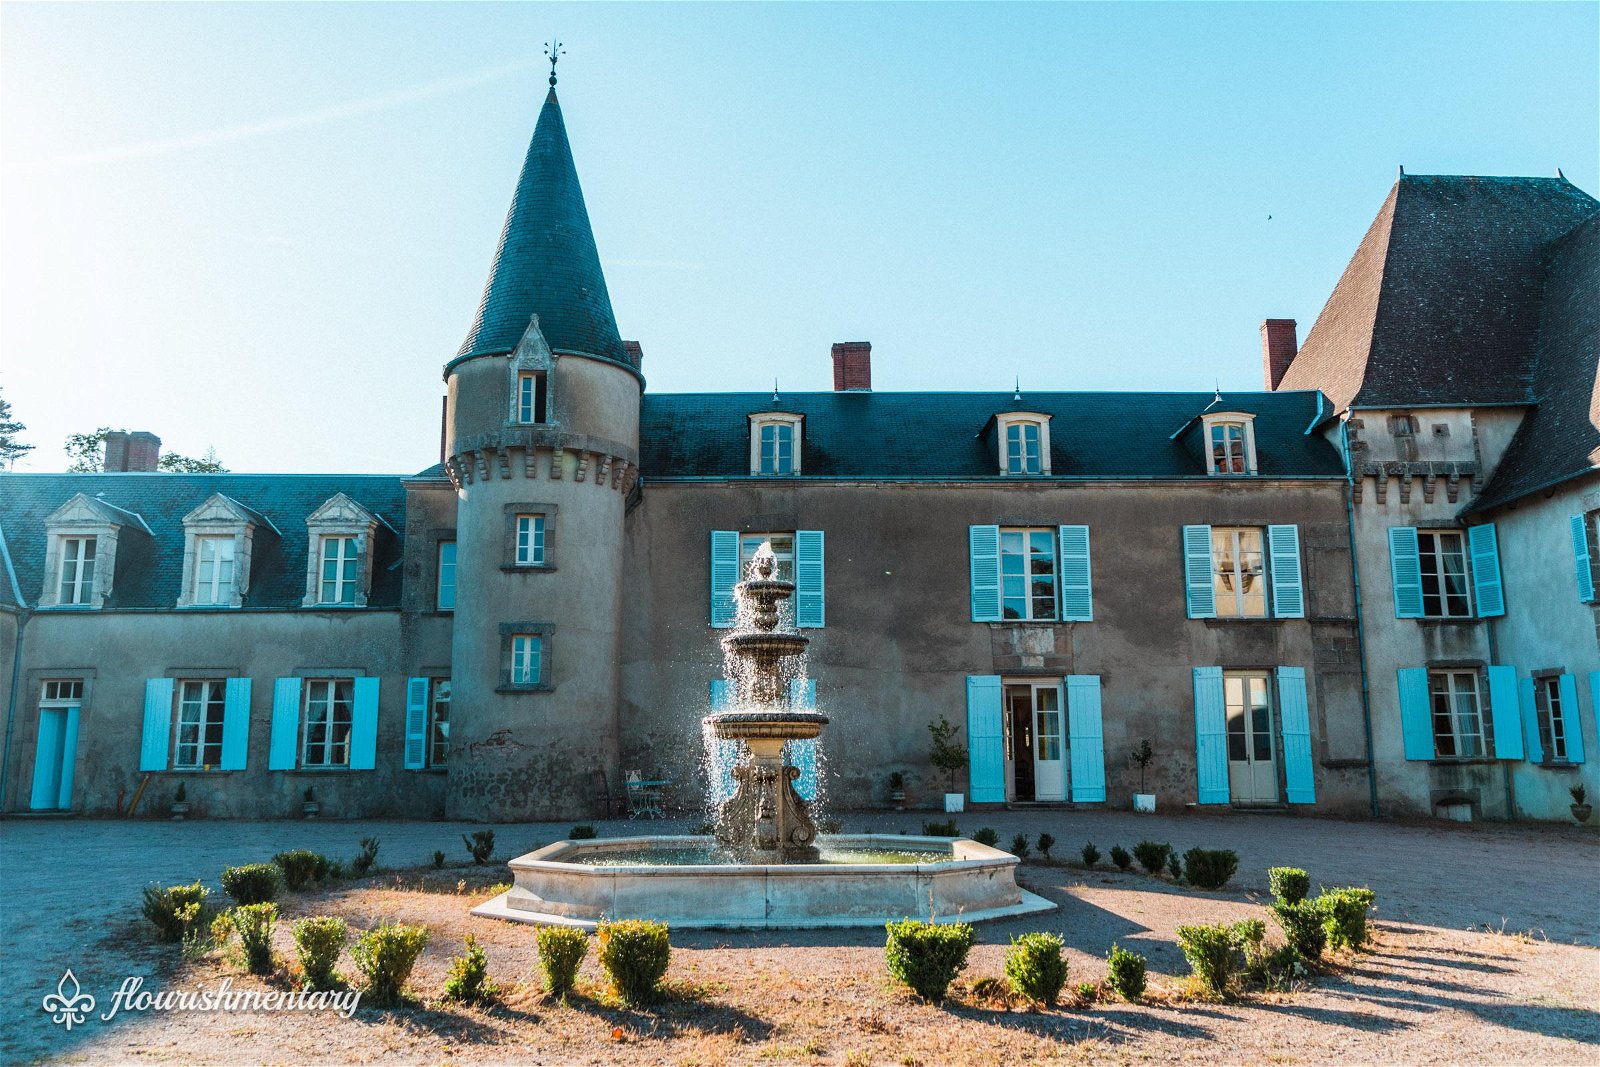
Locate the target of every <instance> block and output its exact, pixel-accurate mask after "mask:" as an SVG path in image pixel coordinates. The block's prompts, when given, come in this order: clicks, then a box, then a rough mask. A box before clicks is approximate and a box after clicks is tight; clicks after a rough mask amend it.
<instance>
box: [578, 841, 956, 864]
mask: <svg viewBox="0 0 1600 1067" xmlns="http://www.w3.org/2000/svg"><path fill="white" fill-rule="evenodd" d="M949 859H950V850H949V849H943V850H938V851H935V850H932V849H912V848H903V849H889V848H883V849H877V848H873V849H869V848H833V847H829V846H827V845H824V846H823V847H822V850H821V856H820V857H819V858H818V859H816V860H814V861H812V862H815V863H821V864H826V865H837V864H859V863H889V864H911V863H937V862H944V861H948V860H949ZM566 862H568V863H579V864H582V865H584V866H585V867H689V866H705V865H710V866H719V867H720V866H725V865H728V864H736V863H739V862H741V861H740V859H739V857H737V856H735V855H733V854H732V853H730V852H727V851H725V850H723V849H720V848H717V847H715V846H712V845H700V846H692V847H688V846H669V845H660V846H654V847H641V848H626V849H623V848H619V849H608V850H605V851H596V852H582V853H578V854H576V855H574V856H573V857H571V858H570V859H568V860H566Z"/></svg>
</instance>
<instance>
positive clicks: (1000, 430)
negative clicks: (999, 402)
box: [994, 411, 1050, 478]
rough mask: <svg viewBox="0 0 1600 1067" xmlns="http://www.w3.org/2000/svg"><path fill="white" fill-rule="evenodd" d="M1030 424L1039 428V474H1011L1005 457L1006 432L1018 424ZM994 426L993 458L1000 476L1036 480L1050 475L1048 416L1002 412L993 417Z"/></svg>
mask: <svg viewBox="0 0 1600 1067" xmlns="http://www.w3.org/2000/svg"><path fill="white" fill-rule="evenodd" d="M1025 422H1031V423H1034V424H1035V425H1037V426H1038V427H1039V473H1038V474H1012V473H1011V472H1010V470H1009V467H1010V464H1009V463H1008V462H1007V460H1008V457H1007V455H1006V431H1007V429H1009V428H1010V427H1012V426H1014V425H1016V424H1018V423H1025ZM994 424H995V434H994V440H995V456H996V458H997V459H998V461H999V465H998V467H997V468H996V469H997V470H999V472H1000V473H1001V474H1004V475H1006V476H1007V477H1011V478H1038V477H1041V476H1043V475H1046V474H1049V473H1050V416H1049V415H1046V414H1045V413H1044V412H1042V411H1003V412H1001V413H1000V414H998V415H996V416H995V417H994Z"/></svg>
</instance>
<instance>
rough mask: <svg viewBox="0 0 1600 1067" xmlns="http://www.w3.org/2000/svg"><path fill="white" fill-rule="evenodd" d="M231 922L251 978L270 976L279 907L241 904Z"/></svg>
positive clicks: (233, 914) (264, 903)
mask: <svg viewBox="0 0 1600 1067" xmlns="http://www.w3.org/2000/svg"><path fill="white" fill-rule="evenodd" d="M274 869H276V868H274ZM229 918H230V920H231V921H232V924H233V930H234V932H235V933H237V934H238V935H239V947H240V949H241V951H242V952H243V954H244V965H245V968H246V969H247V970H249V972H250V973H251V974H271V973H272V931H273V930H274V929H275V928H276V927H277V925H278V906H277V905H276V904H273V903H270V902H263V903H260V904H241V905H239V906H238V907H237V908H234V909H233V911H231V912H230V913H229Z"/></svg>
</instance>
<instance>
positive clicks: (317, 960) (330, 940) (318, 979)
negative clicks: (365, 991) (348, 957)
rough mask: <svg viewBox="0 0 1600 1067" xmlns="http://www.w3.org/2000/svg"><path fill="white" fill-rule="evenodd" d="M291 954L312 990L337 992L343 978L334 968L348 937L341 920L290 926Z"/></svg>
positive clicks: (322, 919)
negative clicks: (292, 945)
mask: <svg viewBox="0 0 1600 1067" xmlns="http://www.w3.org/2000/svg"><path fill="white" fill-rule="evenodd" d="M293 929H294V947H295V955H296V956H297V957H298V958H299V960H300V969H301V970H302V971H304V972H305V975H306V985H307V986H309V987H310V988H312V989H338V988H339V987H340V986H342V985H344V979H343V978H341V977H340V975H339V972H338V971H336V970H334V967H335V965H336V964H338V962H339V953H341V952H343V951H344V943H345V941H347V940H348V939H349V937H350V928H349V927H347V926H346V925H345V922H344V920H343V919H339V918H335V917H334V916H331V915H323V916H317V917H314V918H309V919H300V920H298V921H297V922H296V923H295V924H294V928H293Z"/></svg>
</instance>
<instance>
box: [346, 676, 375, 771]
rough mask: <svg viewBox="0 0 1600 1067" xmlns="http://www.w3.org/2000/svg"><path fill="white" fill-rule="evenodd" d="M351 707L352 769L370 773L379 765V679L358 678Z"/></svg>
mask: <svg viewBox="0 0 1600 1067" xmlns="http://www.w3.org/2000/svg"><path fill="white" fill-rule="evenodd" d="M353 688H354V689H355V700H353V701H352V702H351V706H350V769H351V770H352V771H370V770H372V769H374V768H375V767H377V765H378V679H376V678H357V679H356V680H355V685H354V686H353Z"/></svg>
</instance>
